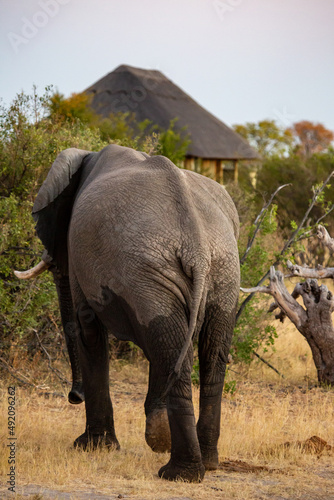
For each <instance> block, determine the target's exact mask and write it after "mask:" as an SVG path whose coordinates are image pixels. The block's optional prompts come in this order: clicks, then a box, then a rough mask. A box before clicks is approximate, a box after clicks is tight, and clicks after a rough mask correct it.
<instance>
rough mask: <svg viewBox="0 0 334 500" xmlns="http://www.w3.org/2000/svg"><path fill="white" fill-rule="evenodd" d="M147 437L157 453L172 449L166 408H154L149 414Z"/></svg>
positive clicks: (148, 442)
mask: <svg viewBox="0 0 334 500" xmlns="http://www.w3.org/2000/svg"><path fill="white" fill-rule="evenodd" d="M145 439H146V443H147V444H148V445H149V446H150V447H151V448H152V450H153V451H155V452H156V453H164V452H165V451H168V452H169V451H170V449H171V438H170V429H169V422H168V415H167V410H166V408H162V409H158V410H153V411H152V412H151V413H149V414H148V415H147V417H146V430H145Z"/></svg>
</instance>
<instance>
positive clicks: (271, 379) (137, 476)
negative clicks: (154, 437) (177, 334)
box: [0, 325, 334, 500]
mask: <svg viewBox="0 0 334 500" xmlns="http://www.w3.org/2000/svg"><path fill="white" fill-rule="evenodd" d="M276 349H277V352H276V354H275V355H272V356H269V355H268V353H266V354H265V356H267V358H268V359H269V358H270V357H271V362H272V363H273V364H275V366H276V367H277V368H278V369H279V370H280V371H281V372H282V373H284V374H285V376H286V378H285V379H284V380H282V379H281V378H280V377H278V376H277V375H276V374H275V373H274V372H273V371H272V370H270V369H268V368H267V367H265V365H263V364H262V363H261V364H259V363H254V364H253V365H252V366H251V367H250V368H249V369H247V370H245V369H244V368H242V367H239V366H232V367H231V368H232V369H233V370H235V371H236V372H238V374H236V373H235V372H234V371H231V370H230V372H229V374H228V378H229V379H230V380H231V379H236V381H237V390H236V392H235V393H234V394H233V395H231V394H226V395H225V397H224V399H223V405H222V431H221V439H220V444H219V446H220V450H219V451H220V458H221V460H227V459H230V460H244V461H246V462H247V463H249V464H253V465H263V466H267V467H268V468H269V469H272V471H271V472H268V471H267V472H265V471H264V472H260V473H257V474H255V473H251V474H245V473H239V472H226V471H223V470H218V471H215V472H209V473H207V474H206V476H205V480H204V481H203V483H202V484H199V485H198V484H185V483H169V482H166V481H162V480H160V479H159V478H158V477H157V471H158V469H159V467H160V466H161V465H163V464H164V463H166V461H167V460H168V455H167V454H154V453H153V452H152V451H151V450H150V449H149V448H148V446H147V445H146V444H145V439H144V429H145V417H144V410H143V403H144V399H145V394H146V380H147V366H146V365H142V366H121V367H117V369H115V368H112V370H111V379H112V388H111V393H112V397H113V402H114V407H115V420H116V432H117V436H118V439H119V441H120V443H121V447H122V449H121V451H119V452H116V451H115V452H109V453H108V452H106V451H104V450H102V451H101V450H100V451H97V452H92V453H87V452H82V451H77V450H74V449H73V448H72V442H73V440H74V438H75V437H77V436H78V435H79V434H81V432H83V430H84V425H85V416H84V407H83V405H80V406H71V405H69V404H68V403H67V402H66V399H65V398H59V397H58V398H52V399H45V397H44V396H38V395H36V391H35V392H31V391H30V390H27V389H24V388H17V394H18V405H17V410H16V415H17V433H16V436H17V443H18V448H17V483H16V484H17V492H18V493H19V494H18V495H17V498H21V497H20V494H23V493H24V494H25V495H28V494H29V493H30V494H31V496H30V497H28V498H31V499H33V498H34V499H35V500H38V499H42V498H73V499H76V498H85V499H86V498H87V499H90V498H92V499H93V498H140V499H176V498H178V499H207V500H209V499H211V498H220V499H240V500H241V499H242V500H248V499H277V500H278V499H285V498H287V499H323V500H325V499H326V500H328V499H331V498H332V499H334V467H333V466H334V457H333V456H332V455H330V454H329V453H327V452H326V453H323V454H322V455H321V456H316V455H312V454H303V453H301V451H300V450H299V449H298V448H297V447H294V446H293V447H291V448H289V449H285V448H284V447H282V446H281V445H282V444H283V443H285V442H287V441H290V442H291V441H297V440H298V441H303V440H306V439H307V438H309V437H311V436H312V435H317V436H320V437H321V438H323V439H325V440H326V441H327V442H328V443H329V444H331V445H334V419H333V416H334V415H333V408H334V405H333V403H334V391H333V390H324V389H321V388H316V387H313V386H314V383H315V382H316V374H315V370H314V368H313V365H312V359H311V355H310V353H309V348H308V346H307V344H306V342H305V341H304V340H303V339H302V337H301V336H300V334H299V333H298V332H296V331H295V330H294V329H293V327H292V326H287V327H284V325H283V329H282V331H280V337H279V339H278V341H277V344H276ZM1 399H2V403H1V405H2V409H1V413H0V439H1V441H0V443H1V444H0V453H1V457H0V458H1V460H0V477H1V478H2V480H1V483H2V484H3V485H5V482H6V474H7V472H8V464H7V455H8V453H7V448H6V443H7V438H8V431H7V425H6V424H7V408H6V407H7V394H6V385H5V384H3V385H2V388H1ZM194 401H195V406H196V411H197V412H198V391H197V389H194ZM5 492H6V488H5V486H3V487H2V488H1V487H0V497H1V498H4V495H5ZM37 493H38V494H37ZM11 497H13V498H15V495H12V494H11ZM24 498H27V496H25V497H24Z"/></svg>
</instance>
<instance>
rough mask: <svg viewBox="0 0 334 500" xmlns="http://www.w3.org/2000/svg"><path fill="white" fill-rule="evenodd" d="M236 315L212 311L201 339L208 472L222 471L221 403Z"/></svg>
mask: <svg viewBox="0 0 334 500" xmlns="http://www.w3.org/2000/svg"><path fill="white" fill-rule="evenodd" d="M234 317H235V315H234V311H232V312H231V313H226V312H224V311H223V310H221V309H219V307H218V306H212V307H211V308H208V310H207V313H206V319H205V321H204V324H203V327H202V330H201V332H200V336H199V344H198V350H199V363H200V412H199V419H198V423H197V435H198V440H199V443H200V447H201V454H202V461H203V464H204V466H205V468H206V470H215V469H217V467H218V447H217V445H218V439H219V435H220V415H221V399H222V391H223V386H224V378H225V370H226V362H227V358H228V353H229V349H230V343H231V339H232V333H233V326H234Z"/></svg>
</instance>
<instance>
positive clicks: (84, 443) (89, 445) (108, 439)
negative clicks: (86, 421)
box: [74, 431, 121, 451]
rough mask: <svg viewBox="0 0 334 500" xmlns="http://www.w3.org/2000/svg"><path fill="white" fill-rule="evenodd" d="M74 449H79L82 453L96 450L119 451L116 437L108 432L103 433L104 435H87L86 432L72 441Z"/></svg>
mask: <svg viewBox="0 0 334 500" xmlns="http://www.w3.org/2000/svg"><path fill="white" fill-rule="evenodd" d="M74 448H81V449H82V450H84V451H93V450H96V449H97V448H107V449H108V450H119V449H120V448H121V447H120V445H119V442H118V441H117V439H116V437H115V436H114V435H113V434H111V433H109V432H105V433H104V434H88V432H87V431H86V432H84V433H83V434H81V436H79V437H78V438H77V439H76V440H75V441H74Z"/></svg>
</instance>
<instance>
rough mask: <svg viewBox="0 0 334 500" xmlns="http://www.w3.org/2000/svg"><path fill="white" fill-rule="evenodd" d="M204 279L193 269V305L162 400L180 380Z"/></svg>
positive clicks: (203, 273)
mask: <svg viewBox="0 0 334 500" xmlns="http://www.w3.org/2000/svg"><path fill="white" fill-rule="evenodd" d="M205 278H206V272H203V269H201V271H200V272H199V271H198V270H197V272H196V269H194V281H193V283H194V291H193V304H192V307H191V310H190V317H189V326H188V332H187V336H186V339H185V343H184V345H183V347H182V349H181V352H180V355H179V357H178V360H177V362H176V365H175V367H174V370H173V371H172V372H171V373H170V374H169V376H168V380H167V386H166V389H165V392H164V393H163V399H165V398H166V396H167V395H168V393H169V391H170V390H171V388H172V387H173V385H174V384H175V382H176V381H177V380H178V379H179V378H180V373H181V370H182V365H183V362H184V358H185V357H186V355H187V352H188V349H189V347H190V345H191V344H192V342H193V338H194V334H195V331H196V325H197V318H198V314H199V310H200V306H201V302H202V299H203V295H204V287H205Z"/></svg>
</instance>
